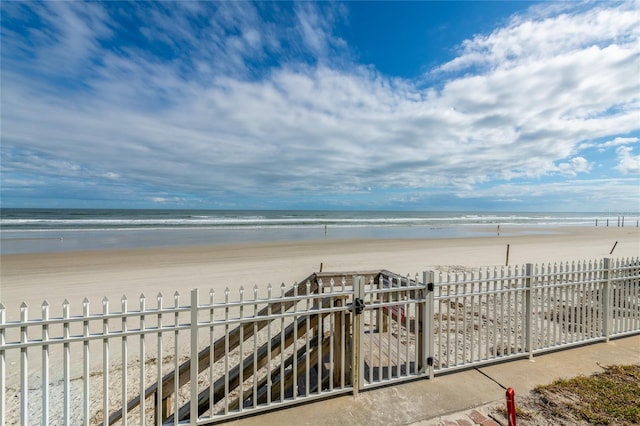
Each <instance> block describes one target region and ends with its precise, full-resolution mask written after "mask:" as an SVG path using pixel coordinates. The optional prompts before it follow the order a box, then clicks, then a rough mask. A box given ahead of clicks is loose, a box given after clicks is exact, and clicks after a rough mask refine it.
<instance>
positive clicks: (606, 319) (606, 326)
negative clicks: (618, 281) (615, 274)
mask: <svg viewBox="0 0 640 426" xmlns="http://www.w3.org/2000/svg"><path fill="white" fill-rule="evenodd" d="M610 283H611V258H608V257H605V258H604V259H602V284H603V286H602V333H603V334H604V339H605V342H609V332H610V330H611V313H612V309H611V285H610Z"/></svg>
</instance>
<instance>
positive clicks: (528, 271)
mask: <svg viewBox="0 0 640 426" xmlns="http://www.w3.org/2000/svg"><path fill="white" fill-rule="evenodd" d="M532 275H533V264H531V263H527V264H526V265H525V277H524V287H525V318H526V320H527V328H526V330H525V333H526V345H527V346H526V348H525V350H526V351H527V352H529V359H533V298H532V297H531V296H532V294H531V292H532V288H531V281H532V280H531V277H532Z"/></svg>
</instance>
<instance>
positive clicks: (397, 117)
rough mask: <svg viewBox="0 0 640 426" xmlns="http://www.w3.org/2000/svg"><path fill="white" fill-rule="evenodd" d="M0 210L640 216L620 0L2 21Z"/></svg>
mask: <svg viewBox="0 0 640 426" xmlns="http://www.w3.org/2000/svg"><path fill="white" fill-rule="evenodd" d="M0 9H1V10H0V11H1V41H0V43H1V46H0V47H1V63H0V67H1V68H0V71H1V74H0V78H1V89H0V90H1V92H0V97H1V100H0V107H1V110H0V118H1V129H0V132H1V140H0V142H1V143H0V155H1V157H0V166H1V169H0V170H1V173H0V202H1V205H2V207H5V208H7V207H44V208H62V207H69V208H191V209H199V208H203V209H204V208H206V209H218V208H219V209H348V210H354V209H364V210H502V211H615V212H623V211H630V212H637V211H640V144H639V142H640V42H639V40H638V38H639V34H640V13H638V9H637V3H636V2H634V1H628V2H615V1H591V2H575V1H571V2H553V1H547V2H539V3H537V2H520V1H513V2H507V1H498V2H489V1H476V2H464V1H449V2H438V1H424V2H367V1H358V2H344V3H343V2H284V1H280V2H265V3H251V2H230V1H229V2H213V1H202V2H197V1H176V2H171V1H164V2H131V3H127V2H120V1H109V2H77V1H56V2H29V1H19V2H18V1H15V2H14V1H3V2H1V3H0Z"/></svg>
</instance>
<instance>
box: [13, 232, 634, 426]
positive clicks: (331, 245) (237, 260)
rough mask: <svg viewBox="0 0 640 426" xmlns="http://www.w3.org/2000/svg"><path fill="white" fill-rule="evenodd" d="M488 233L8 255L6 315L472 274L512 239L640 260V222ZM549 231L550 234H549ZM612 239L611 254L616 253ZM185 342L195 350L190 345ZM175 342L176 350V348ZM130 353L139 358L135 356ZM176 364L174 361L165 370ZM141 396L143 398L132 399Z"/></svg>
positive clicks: (500, 261)
mask: <svg viewBox="0 0 640 426" xmlns="http://www.w3.org/2000/svg"><path fill="white" fill-rule="evenodd" d="M485 231H486V236H484V237H473V238H449V239H404V240H400V239H395V240H390V239H367V240H336V239H333V240H319V241H295V242H280V243H260V244H256V243H246V244H234V245H215V246H191V247H171V248H153V249H127V250H96V251H83V252H58V253H40V254H11V255H2V256H1V259H0V260H1V263H0V266H1V268H2V269H1V276H0V277H1V284H0V302H1V303H2V304H4V305H5V307H6V312H5V316H6V320H7V321H14V320H18V319H19V316H20V305H21V303H22V302H26V303H27V305H28V306H29V319H35V318H40V315H41V308H40V306H41V305H42V303H43V301H44V300H46V301H47V302H48V303H49V305H50V308H49V309H50V316H51V317H60V316H61V315H62V303H63V301H64V300H65V299H67V300H68V301H69V303H70V307H71V311H70V314H71V315H79V314H81V312H82V307H83V305H82V301H83V300H84V299H85V298H87V299H88V300H89V301H90V306H91V308H90V311H91V313H97V312H100V311H101V309H102V300H103V298H104V297H108V298H109V300H110V311H111V312H118V311H119V309H120V299H121V298H122V296H123V295H126V296H127V298H128V300H129V309H132V310H136V309H138V308H137V306H138V303H139V300H138V299H139V297H140V295H141V294H144V295H145V297H146V298H147V299H148V300H149V302H148V304H147V306H150V307H151V306H155V304H156V301H155V299H156V296H157V295H158V293H162V294H163V295H164V298H165V300H166V302H165V304H166V305H172V304H173V295H174V293H175V292H176V291H177V292H179V293H180V294H181V299H180V301H181V304H182V305H184V304H188V303H189V291H190V290H191V289H193V288H200V289H201V291H203V292H207V291H208V290H209V289H210V288H213V289H214V290H215V291H216V294H221V293H223V292H224V290H225V288H227V287H228V288H229V289H230V291H231V292H232V293H234V294H236V295H237V291H238V290H239V288H240V287H241V286H244V288H245V289H251V288H253V287H254V286H255V285H257V286H258V288H259V289H261V291H262V290H264V289H265V288H266V287H267V285H268V284H272V285H274V286H279V285H280V284H281V283H285V285H287V286H290V285H292V284H293V283H294V282H296V281H300V280H303V279H305V278H306V277H307V276H309V275H310V274H311V273H314V272H318V271H319V270H320V267H321V265H322V268H323V271H324V272H345V273H347V274H348V275H350V274H351V273H350V271H352V272H357V271H373V270H380V269H387V270H390V271H392V272H395V273H398V274H403V275H404V274H410V275H414V274H416V273H421V272H422V271H425V270H429V269H435V270H449V269H453V270H465V269H468V268H474V267H480V266H494V265H495V266H498V265H504V264H505V263H506V253H507V245H509V265H522V264H524V263H538V264H540V263H548V262H551V263H554V262H565V261H573V260H576V261H579V260H599V259H602V258H603V257H614V258H620V257H636V256H640V229H638V228H604V227H600V228H596V227H589V228H587V227H567V228H550V229H545V230H543V229H540V228H534V229H525V228H518V229H502V230H501V235H499V236H498V235H497V234H496V229H495V228H494V229H489V228H487V229H486V230H485ZM543 231H544V232H545V233H542V232H543ZM614 245H615V249H614V251H613V254H612V255H609V253H610V252H611V250H612V248H614ZM166 305H165V306H166ZM184 336H186V335H184ZM184 336H183V337H184ZM187 337H188V336H187ZM134 341H135V339H134ZM168 343H169V342H168ZM134 344H135V342H134ZM116 346H117V345H116ZM181 347H183V348H187V347H188V346H187V345H186V344H185V345H184V346H182V345H181ZM167 348H168V349H171V347H170V345H168V346H167ZM76 350H80V348H79V347H78V348H77V349H76ZM101 350H102V349H101V345H99V344H94V345H92V347H91V360H92V366H91V370H92V373H91V377H92V378H91V389H92V390H91V394H92V395H101V392H102V387H101V386H102V379H101V377H102V373H101V370H100V368H101V362H102V361H101ZM182 352H183V351H182ZM135 353H136V350H135V349H133V348H132V354H135ZM61 354H62V353H61V351H60V347H59V346H58V347H57V349H55V350H52V352H51V365H52V372H51V385H50V386H51V395H50V398H51V401H52V410H53V412H52V415H53V416H54V417H56V416H59V415H60V413H61V411H60V410H61V409H62V405H61V404H62V403H61V401H62V396H63V394H64V393H63V391H62V387H61V386H62V381H61V379H60V378H61V375H62V372H61V370H60V368H61V365H62V364H61V356H62V355H61ZM17 355H18V353H17V352H14V353H13V354H12V356H11V357H9V358H7V362H8V365H9V367H10V371H8V374H7V378H6V380H7V386H8V387H7V390H8V391H9V397H10V403H9V405H8V407H7V408H8V412H11V413H14V414H15V415H17V412H18V403H19V398H17V395H18V389H19V385H18V380H19V376H18V372H19V369H18V368H13V366H17V365H18V359H17V358H16V357H17ZM76 355H77V356H79V354H76ZM31 356H32V357H33V358H32V361H31V362H30V364H29V383H30V384H31V383H38V382H39V380H40V379H39V374H40V373H39V370H38V369H39V362H38V358H39V356H40V354H39V353H38V351H37V350H35V349H34V350H32V351H31ZM132 357H133V358H135V355H132ZM186 357H187V354H186V353H181V355H180V360H184V359H186ZM169 358H171V356H169ZM169 358H167V359H169ZM74 359H75V358H74ZM78 359H79V358H78ZM119 359H120V351H119V350H117V348H116V347H114V353H113V354H112V356H111V363H112V367H111V369H112V377H111V379H110V386H111V387H112V390H111V394H112V398H115V400H116V401H117V400H118V398H119V396H118V395H120V394H119V392H120V386H121V385H120V383H122V382H121V380H120V377H121V374H122V369H121V367H118V362H119ZM130 360H131V361H134V360H133V359H130ZM137 365H138V364H137V363H136V362H131V363H130V364H129V365H128V368H127V370H131V371H130V372H129V375H130V376H131V377H132V378H134V381H133V382H132V384H131V386H130V388H129V391H128V393H131V392H135V390H136V387H135V384H133V383H134V382H135V377H137V374H138V373H137V371H138V370H137ZM81 366H82V364H81V363H80V362H75V363H74V364H73V365H72V368H71V377H72V381H71V383H72V390H71V393H72V394H73V395H75V397H74V402H73V403H72V411H73V415H72V416H73V419H75V420H77V421H80V419H81V409H80V401H81V400H80V399H78V398H79V396H80V395H81V394H82V389H81V385H82V381H81V380H80V378H81V377H82V371H81ZM169 367H171V362H170V361H169V364H168V366H167V368H169ZM167 371H168V370H167ZM152 373H153V368H152V369H151V370H150V372H147V374H151V376H149V377H148V378H147V379H146V380H147V383H151V382H152V381H153V380H155V379H154V376H153V374H152ZM128 380H130V379H128ZM39 389H40V387H39V386H35V387H33V389H31V388H30V397H29V411H30V415H31V416H33V417H34V418H38V416H40V413H41V405H40V403H39V401H40V398H41V394H40V393H39V392H40V390H39ZM133 396H135V394H131V395H130V397H133ZM184 397H185V396H183V399H184ZM90 404H91V408H90V411H91V413H92V414H91V415H92V416H97V417H95V419H99V418H100V416H101V415H100V407H101V397H95V398H92V399H91V402H90ZM149 415H151V414H149ZM92 418H94V417H92ZM14 422H17V417H14V415H13V414H12V415H11V416H10V417H9V424H13V423H14ZM92 422H93V420H92Z"/></svg>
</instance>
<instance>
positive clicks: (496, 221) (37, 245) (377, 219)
mask: <svg viewBox="0 0 640 426" xmlns="http://www.w3.org/2000/svg"><path fill="white" fill-rule="evenodd" d="M621 218H622V214H613V215H612V214H610V213H531V212H528V213H519V212H518V213H516V212H455V211H450V212H414V211H403V212H397V211H298V210H279V211H275V210H265V211H261V210H95V209H1V210H0V253H2V254H15V253H36V252H57V251H74V250H97V249H119V248H142V247H166V246H186V245H210V244H228V243H255V242H274V241H299V240H321V239H368V238H455V237H472V236H480V235H487V230H488V229H493V228H494V227H495V229H496V230H497V227H498V225H500V227H501V233H502V234H505V233H508V232H510V231H513V230H514V229H518V228H520V229H522V228H526V229H527V231H526V232H530V233H536V232H548V228H549V227H557V226H595V225H596V220H598V225H599V226H606V223H607V221H608V222H609V226H618V225H621V223H620V222H621ZM637 221H638V214H635V215H629V216H625V226H637ZM536 228H539V230H536Z"/></svg>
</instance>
